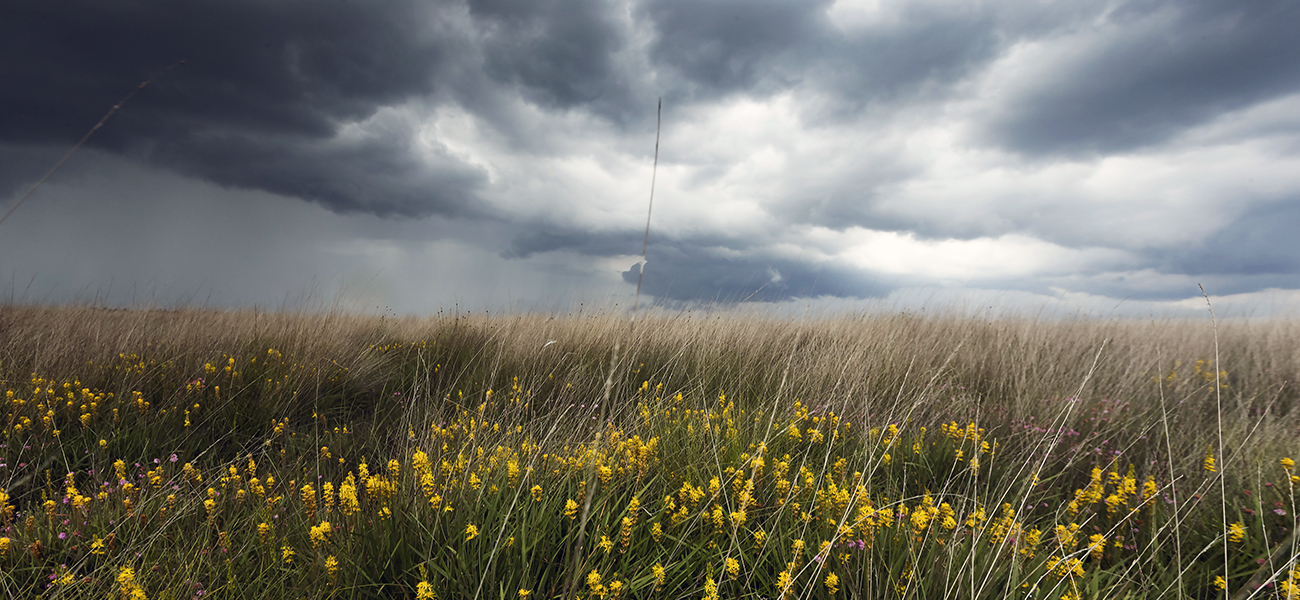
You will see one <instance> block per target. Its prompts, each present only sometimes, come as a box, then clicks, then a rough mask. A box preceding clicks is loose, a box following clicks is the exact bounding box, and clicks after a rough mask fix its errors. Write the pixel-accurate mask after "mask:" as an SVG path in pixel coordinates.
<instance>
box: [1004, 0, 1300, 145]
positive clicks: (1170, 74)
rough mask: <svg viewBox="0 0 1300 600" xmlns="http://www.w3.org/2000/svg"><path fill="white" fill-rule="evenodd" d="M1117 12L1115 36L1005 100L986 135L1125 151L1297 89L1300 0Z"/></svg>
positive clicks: (1147, 5)
mask: <svg viewBox="0 0 1300 600" xmlns="http://www.w3.org/2000/svg"><path fill="white" fill-rule="evenodd" d="M1171 13H1172V14H1173V17H1172V18H1168V16H1169V15H1170V14H1171ZM1111 19H1112V21H1113V23H1114V24H1113V25H1112V26H1113V27H1117V28H1120V29H1122V30H1124V31H1123V34H1122V35H1121V36H1120V37H1119V38H1118V39H1117V40H1116V41H1115V42H1114V43H1113V44H1110V45H1108V46H1106V47H1105V48H1100V49H1098V50H1096V51H1095V52H1093V53H1091V54H1089V55H1086V57H1085V58H1084V59H1082V60H1079V61H1077V62H1076V63H1074V64H1065V65H1061V68H1060V69H1059V70H1058V71H1057V72H1055V73H1053V74H1052V76H1051V77H1050V78H1048V79H1045V80H1042V81H1037V82H1034V84H1033V85H1032V87H1031V88H1030V89H1029V90H1028V91H1026V92H1024V93H1022V94H1020V95H1018V96H1016V97H1012V98H1008V99H1006V101H1005V103H1004V104H1003V105H1002V106H1001V107H1000V108H999V109H998V113H997V114H996V115H995V116H994V118H993V119H991V120H990V121H989V122H988V124H987V126H986V128H985V136H986V137H987V138H988V139H990V140H992V141H994V142H996V143H998V144H1001V145H1003V146H1005V147H1007V148H1010V149H1013V150H1015V151H1018V152H1022V153H1025V154H1030V155H1041V154H1044V153H1070V154H1075V153H1094V152H1099V153H1107V152H1117V151H1126V150H1131V149H1134V148H1139V147H1143V146H1147V145H1151V144H1156V143H1159V142H1162V141H1165V140H1167V139H1169V138H1170V137H1171V136H1173V135H1175V134H1176V133H1177V132H1179V131H1181V130H1183V129H1185V128H1186V127H1188V126H1191V125H1195V124H1198V123H1201V122H1204V121H1206V120H1208V119H1210V118H1212V117H1214V116H1216V115H1219V114H1221V113H1222V112H1224V111H1227V110H1233V109H1238V108H1242V107H1245V106H1249V105H1251V104H1253V103H1256V102H1260V101H1262V100H1266V99H1269V98H1272V97H1276V96H1279V95H1284V94H1290V93H1294V92H1296V91H1297V90H1300V37H1297V36H1296V35H1295V24H1296V23H1300V4H1297V3H1295V2H1290V1H1285V0H1281V1H1264V2H1251V3H1246V4H1242V3H1222V2H1213V1H1208V0H1207V1H1200V2H1177V3H1173V2H1170V3H1165V2H1159V3H1156V2H1141V3H1130V4H1126V5H1123V7H1122V8H1121V9H1120V10H1118V11H1116V12H1115V13H1114V14H1113V15H1112V17H1111Z"/></svg>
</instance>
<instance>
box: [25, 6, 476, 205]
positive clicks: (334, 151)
mask: <svg viewBox="0 0 1300 600" xmlns="http://www.w3.org/2000/svg"><path fill="white" fill-rule="evenodd" d="M436 17H437V15H436V14H434V11H433V10H429V9H426V8H424V4H423V3H419V2H390V3H385V4H384V5H382V7H380V6H378V5H373V4H369V3H361V2H348V1H344V2H329V3H322V2H305V1H303V2H275V3H264V2H253V1H240V0H234V1H222V2H186V3H179V4H177V3H172V4H164V5H148V4H140V3H102V2H70V3H69V2H64V3H58V4H50V3H9V4H7V5H6V7H5V8H4V9H3V11H0V55H4V56H7V57H11V60H6V61H3V62H2V63H0V79H2V80H4V81H5V82H6V85H5V86H4V87H3V91H0V114H7V115H22V118H13V119H4V120H0V140H3V141H5V142H8V143H10V144H31V145H38V144H52V143H56V144H67V145H69V146H70V145H71V144H72V143H73V142H74V141H75V140H76V139H78V138H80V137H81V135H83V134H84V133H85V131H86V130H87V129H88V128H89V127H90V125H92V124H94V123H95V122H96V121H98V120H99V118H100V116H101V115H103V113H104V112H105V111H106V110H107V109H108V108H109V107H110V106H112V105H113V104H114V103H116V102H117V101H118V100H120V99H121V98H122V97H123V96H124V95H125V94H126V93H127V92H128V91H130V90H131V89H132V88H134V87H135V86H136V84H137V83H138V82H140V81H142V80H144V79H146V78H148V77H150V75H151V74H153V73H155V72H157V71H159V70H161V69H163V68H164V67H167V66H168V65H171V64H173V63H175V62H176V61H178V60H181V59H185V60H186V63H185V64H184V65H182V66H181V67H178V68H176V69H174V70H172V71H169V72H166V73H164V74H162V75H159V76H158V77H157V78H156V80H155V81H154V83H153V84H152V85H151V86H150V87H148V88H146V89H144V90H142V91H141V92H140V93H139V94H137V95H136V96H135V97H134V98H132V99H131V101H130V103H129V104H127V105H125V106H124V107H123V108H122V109H121V110H120V111H119V112H118V113H117V114H116V115H115V116H114V117H113V119H112V120H110V121H109V123H108V124H107V125H106V126H105V127H104V128H103V129H101V130H100V131H98V132H97V133H96V134H95V136H94V137H92V138H91V140H90V142H89V144H90V147H92V148H99V149H104V150H108V151H111V152H118V153H123V154H126V155H129V156H135V157H137V158H141V159H144V160H147V161H150V162H153V163H154V164H161V165H165V166H167V167H170V168H173V169H176V170H178V171H180V172H184V173H187V174H191V175H198V176H202V177H205V178H209V179H211V180H212V181H214V182H217V183H220V184H223V185H230V186H239V187H247V188H255V189H263V190H268V191H274V192H279V193H289V194H295V195H299V196H301V197H303V198H306V199H309V200H313V201H317V202H321V203H322V204H325V205H326V206H329V207H330V208H332V209H335V210H341V211H372V212H375V213H378V214H399V215H423V214H430V213H434V212H453V211H455V210H456V207H457V206H461V205H463V204H464V203H466V202H467V201H468V199H469V197H470V196H471V193H472V191H473V190H474V188H475V186H477V185H478V184H479V183H480V182H481V180H482V179H483V176H482V175H481V174H479V173H477V172H476V170H475V169H472V168H470V167H468V166H467V165H464V164H462V163H461V162H460V161H459V160H458V159H456V158H454V157H452V156H451V155H450V154H447V153H442V154H436V153H435V155H434V156H432V157H428V158H427V160H429V161H430V163H431V164H427V163H425V162H422V161H421V160H417V157H416V155H415V154H414V153H412V151H411V148H410V147H409V146H410V134H409V133H406V134H404V135H393V133H394V132H387V135H386V136H385V135H379V136H371V137H370V139H367V140H365V141H364V142H361V143H355V142H347V141H340V140H338V139H336V138H337V136H338V133H339V131H340V128H341V127H342V126H343V125H345V124H347V123H354V122H357V121H362V120H365V119H367V118H370V117H372V116H373V115H375V114H376V111H378V110H380V109H381V108H383V107H385V106H393V105H398V104H401V103H403V102H405V101H408V100H411V99H420V98H425V97H428V96H431V95H436V94H437V93H439V92H440V91H441V90H440V89H439V86H438V83H437V82H438V74H439V73H440V72H442V71H443V70H444V69H445V67H446V65H447V64H448V63H449V62H451V61H453V60H456V59H457V56H456V55H457V54H458V52H459V50H458V49H457V42H458V40H456V39H453V38H450V37H448V36H447V35H446V34H445V31H437V30H436V27H435V25H436V24H437V20H436ZM14 58H16V60H14ZM381 181H386V182H390V183H388V184H386V185H383V184H380V182H381ZM402 188H405V189H402Z"/></svg>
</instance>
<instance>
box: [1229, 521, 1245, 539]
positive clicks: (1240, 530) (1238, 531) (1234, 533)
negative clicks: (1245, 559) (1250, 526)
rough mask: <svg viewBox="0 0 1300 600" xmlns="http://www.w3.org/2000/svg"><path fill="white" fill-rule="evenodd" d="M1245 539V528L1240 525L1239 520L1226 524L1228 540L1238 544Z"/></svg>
mask: <svg viewBox="0 0 1300 600" xmlns="http://www.w3.org/2000/svg"><path fill="white" fill-rule="evenodd" d="M1245 540H1246V528H1245V527H1243V526H1242V524H1241V521H1237V522H1236V523H1233V524H1231V525H1229V526H1228V541H1230V542H1233V543H1236V544H1240V543H1241V542H1243V541H1245Z"/></svg>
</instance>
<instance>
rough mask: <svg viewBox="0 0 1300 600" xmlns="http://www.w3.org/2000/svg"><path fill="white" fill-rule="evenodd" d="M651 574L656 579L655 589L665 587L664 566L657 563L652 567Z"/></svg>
mask: <svg viewBox="0 0 1300 600" xmlns="http://www.w3.org/2000/svg"><path fill="white" fill-rule="evenodd" d="M650 575H652V576H653V577H654V579H655V591H659V590H660V589H662V588H663V587H664V566H663V565H661V564H659V563H655V566H653V567H650Z"/></svg>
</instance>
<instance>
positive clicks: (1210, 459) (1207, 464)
mask: <svg viewBox="0 0 1300 600" xmlns="http://www.w3.org/2000/svg"><path fill="white" fill-rule="evenodd" d="M1201 465H1202V466H1203V467H1204V468H1205V470H1206V471H1208V472H1210V473H1214V472H1215V471H1216V469H1215V468H1214V446H1209V447H1208V449H1207V450H1206V451H1205V461H1204V462H1202V463H1201Z"/></svg>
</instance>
